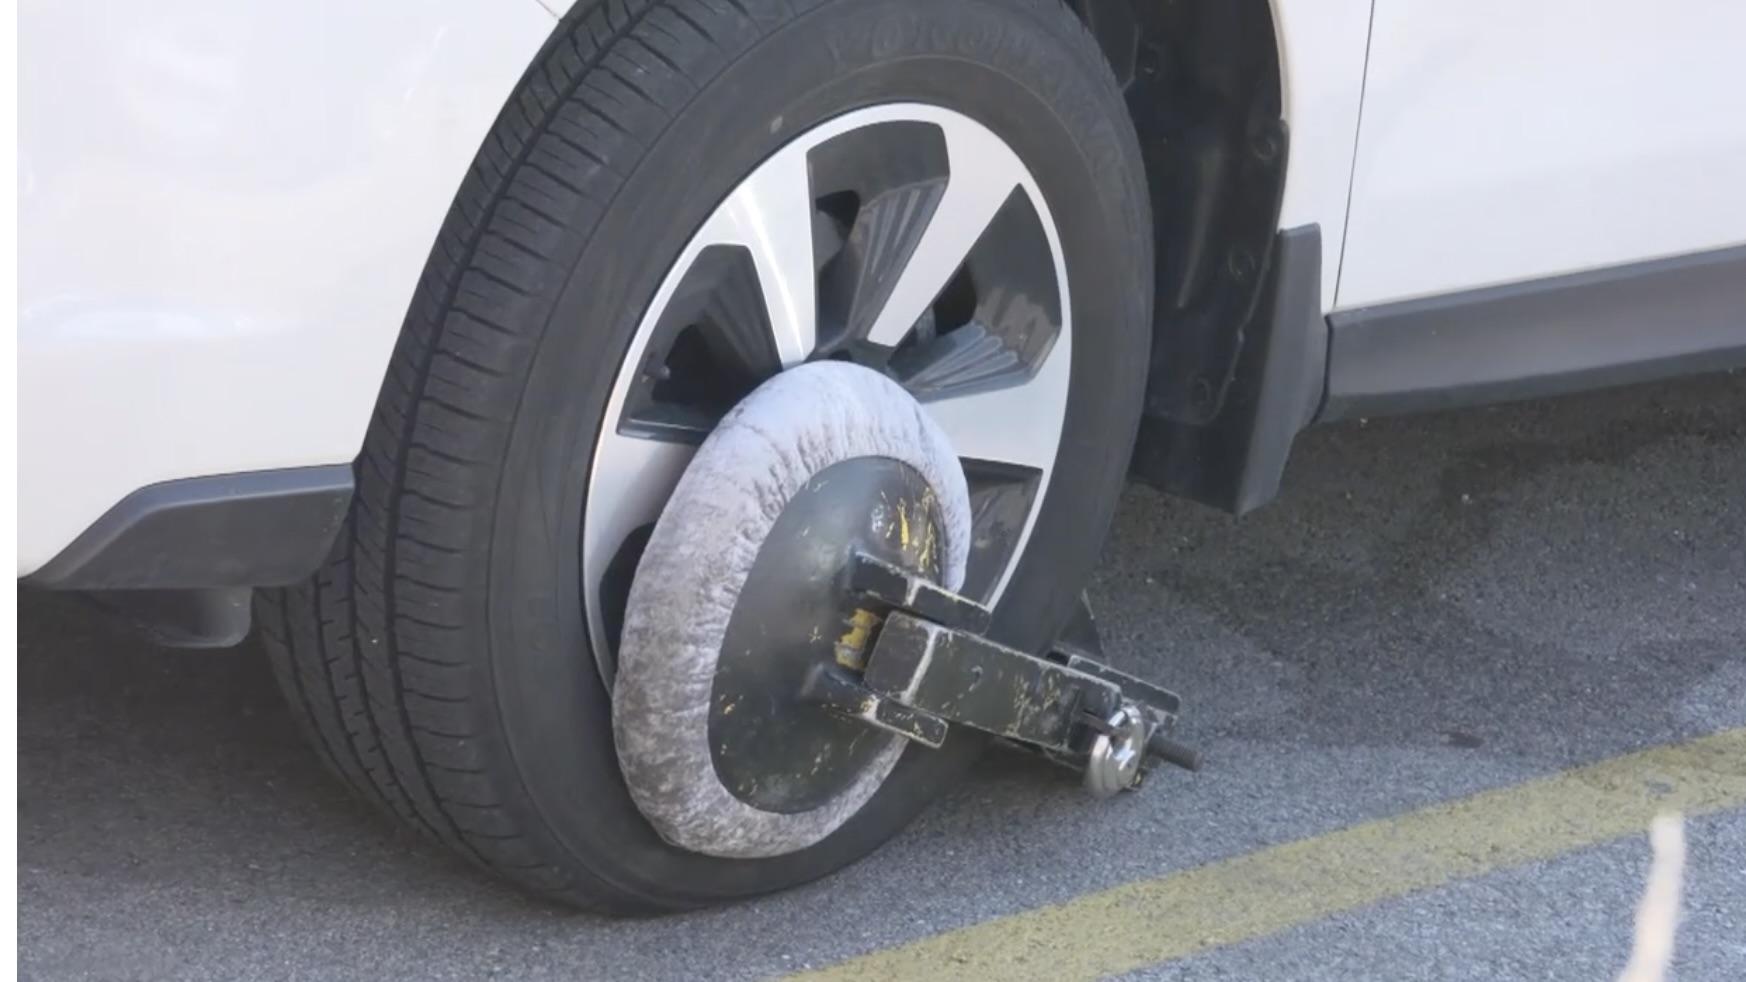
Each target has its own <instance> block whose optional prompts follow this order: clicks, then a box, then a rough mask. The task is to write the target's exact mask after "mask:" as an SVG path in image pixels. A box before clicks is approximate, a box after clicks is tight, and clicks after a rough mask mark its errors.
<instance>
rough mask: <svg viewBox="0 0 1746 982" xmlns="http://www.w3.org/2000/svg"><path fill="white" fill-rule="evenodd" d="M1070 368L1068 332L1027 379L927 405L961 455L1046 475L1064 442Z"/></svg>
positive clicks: (929, 411) (1070, 353)
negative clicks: (1024, 468) (1062, 432)
mask: <svg viewBox="0 0 1746 982" xmlns="http://www.w3.org/2000/svg"><path fill="white" fill-rule="evenodd" d="M1071 364H1072V352H1071V350H1070V339H1069V337H1068V336H1067V335H1065V334H1064V335H1063V336H1062V337H1061V339H1060V340H1059V341H1058V342H1056V344H1055V346H1054V347H1053V348H1052V349H1051V350H1050V351H1049V354H1048V356H1047V357H1046V358H1045V359H1044V360H1043V363H1042V365H1040V366H1038V369H1037V373H1036V374H1035V375H1033V376H1031V377H1030V378H1029V379H1027V380H1026V381H1024V382H1021V383H1019V384H1017V385H1009V386H1005V387H1003V388H998V389H992V390H985V391H981V392H971V393H967V394H964V395H956V396H950V397H947V398H941V399H936V400H934V401H931V402H927V403H925V405H926V407H927V410H928V413H929V414H930V415H931V416H933V418H934V420H935V422H937V423H939V424H940V427H941V428H942V429H944V430H945V431H946V436H947V438H949V439H950V440H951V441H952V447H953V449H955V450H957V452H958V456H960V457H965V458H969V459H971V460H986V461H990V462H992V463H999V464H1009V465H1013V466H1018V467H1026V468H1031V469H1034V470H1037V471H1041V472H1045V473H1046V472H1047V471H1048V470H1049V468H1050V466H1051V465H1052V464H1053V463H1054V461H1055V452H1056V448H1057V447H1058V446H1059V444H1060V442H1061V424H1062V421H1063V419H1064V417H1065V413H1066V408H1067V381H1068V372H1069V370H1070V368H1071Z"/></svg>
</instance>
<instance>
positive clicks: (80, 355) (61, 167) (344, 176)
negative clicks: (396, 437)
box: [18, 0, 552, 575]
mask: <svg viewBox="0 0 1746 982" xmlns="http://www.w3.org/2000/svg"><path fill="white" fill-rule="evenodd" d="M19 28H20V35H21V36H22V37H23V39H24V43H23V44H21V45H20V63H19V90H20V103H19V202H18V204H19V241H20V245H21V248H20V250H19V269H18V272H19V325H18V348H19V364H20V372H19V396H18V402H19V407H20V413H19V434H18V437H19V443H18V445H19V451H18V452H19V488H18V491H19V512H18V513H19V517H20V521H19V545H18V572H19V574H20V575H24V574H27V573H29V572H31V571H32V570H34V569H36V568H37V567H39V566H40V565H42V564H43V563H44V562H46V561H47V560H49V559H50V558H51V557H53V556H54V555H55V554H56V553H57V552H58V551H59V550H60V549H62V548H63V547H64V546H66V545H67V544H68V543H69V542H71V541H72V540H73V539H74V537H75V536H77V535H78V534H79V533H80V532H81V531H83V530H84V529H85V528H86V527H88V526H90V525H91V524H92V523H93V522H95V521H96V520H97V519H98V518H99V517H100V516H101V515H103V513H104V512H105V510H107V509H108V508H110V507H111V506H112V505H114V504H116V502H118V501H121V500H122V499H123V498H124V497H126V496H127V495H128V494H129V493H130V492H132V491H134V490H136V489H138V488H141V487H144V486H146V485H151V484H154V483H157V482H161V481H166V480H171V479H175V478H183V477H191V476H196V475H211V474H226V473H234V472H240V471H252V470H261V469H267V468H283V467H295V466H301V465H312V464H332V463H346V462H349V461H351V460H352V459H353V458H354V457H355V456H356V455H357V452H358V448H359V447H360V446H361V445H362V443H363V436H364V430H365V427H366V425H367V424H368V422H369V418H370V413H371V410H372V407H373V406H374V405H375V401H376V394H377V391H378V390H379V388H380V386H381V384H382V376H383V371H384V366H386V364H387V362H388V357H389V353H390V350H391V349H392V347H393V344H394V339H395V337H396V335H397V334H398V332H399V329H400V325H401V322H402V320H403V319H404V317H405V313H406V308H407V304H408V301H409V300H410V298H411V296H412V292H413V288H414V285H415V284H416V282H417V280H418V276H419V274H420V271H421V270H422V268H423V266H424V262H425V258H426V256H427V255H428V254H429V252H430V248H431V243H432V242H433V241H434V240H435V237H436V232H437V229H438V227H439V226H440V225H441V223H442V220H443V216H444V215H445V213H446V212H447V210H448V206H449V203H450V201H451V200H452V199H453V197H454V194H455V189H456V187H457V186H459V184H460V181H461V178H462V175H463V174H464V173H465V171H466V168H467V167H468V165H469V163H470V162H471V161H472V159H473V157H474V155H475V154H476V153H477V151H478V147H479V142H480V139H481V138H482V136H483V134H484V133H485V132H486V131H487V130H488V129H489V127H490V124H491V120H492V119H493V118H495V116H496V115H497V112H498V111H499V109H501V107H502V105H503V100H504V97H505V95H506V94H507V93H508V92H510V91H511V90H512V89H513V87H514V85H515V82H516V80H517V78H519V77H520V75H521V73H522V72H523V70H524V69H525V68H526V66H527V65H528V64H529V63H530V62H531V61H532V59H533V57H534V55H535V53H536V52H537V51H538V49H539V47H540V45H541V44H542V43H544V41H545V39H546V37H547V35H548V34H549V33H550V32H551V28H552V17H551V15H550V13H549V12H548V11H547V10H546V9H544V8H543V7H541V6H540V5H539V4H537V3H536V2H535V0H508V2H505V0H371V2H369V3H357V2H353V0H310V2H307V3H301V4H291V5H284V4H281V5H267V4H253V3H244V4H221V3H215V2H212V0H154V2H152V3H148V4H140V3H124V2H119V0H95V2H85V3H78V4H71V3H58V2H54V0H27V2H26V3H25V4H24V5H23V7H22V9H21V10H20V11H19Z"/></svg>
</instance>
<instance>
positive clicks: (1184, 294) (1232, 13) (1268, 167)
mask: <svg viewBox="0 0 1746 982" xmlns="http://www.w3.org/2000/svg"><path fill="white" fill-rule="evenodd" d="M1065 2H1067V3H1068V4H1069V5H1070V6H1071V7H1072V8H1073V9H1074V11H1075V12H1076V13H1078V14H1079V16H1080V17H1081V18H1082V19H1083V20H1084V21H1085V23H1086V25H1087V27H1088V28H1089V29H1090V30H1091V32H1092V34H1093V36H1095V37H1096V38H1097V40H1098V43H1099V44H1100V45H1101V46H1102V48H1103V50H1104V54H1105V56H1106V57H1107V58H1108V59H1109V62H1110V66H1111V68H1112V69H1113V70H1114V72H1115V75H1116V78H1117V80H1118V81H1119V82H1120V83H1121V85H1122V87H1123V91H1124V92H1125V94H1126V96H1127V104H1128V111H1129V113H1130V114H1131V115H1132V117H1133V121H1134V128H1135V130H1136V132H1137V133H1138V134H1139V137H1140V147H1141V152H1142V154H1143V156H1144V159H1145V163H1146V171H1147V180H1148V183H1149V185H1150V189H1151V194H1152V213H1153V219H1154V230H1155V231H1154V235H1155V236H1156V240H1157V241H1156V245H1157V257H1158V258H1157V264H1158V265H1157V300H1156V304H1155V310H1156V314H1155V321H1154V328H1153V331H1154V335H1153V345H1152V346H1153V352H1152V368H1151V373H1150V378H1149V381H1148V385H1147V394H1146V414H1147V415H1148V416H1151V417H1162V418H1165V419H1170V420H1173V421H1179V422H1184V423H1191V424H1199V423H1205V422H1207V421H1209V420H1211V419H1212V418H1213V417H1214V416H1216V415H1217V414H1218V412H1219V409H1220V407H1221V406H1222V405H1223V402H1224V399H1225V393H1226V391H1227V389H1228V388H1229V385H1230V381H1231V377H1232V374H1233V372H1234V370H1235V367H1236V362H1237V356H1238V354H1239V353H1240V352H1241V348H1242V339H1243V327H1244V325H1245V324H1246V322H1247V321H1248V320H1249V319H1250V317H1251V316H1252V314H1253V312H1254V310H1255V307H1256V301H1257V299H1258V298H1259V295H1260V290H1261V285H1262V283H1263V281H1264V279H1265V274H1266V272H1267V270H1268V266H1269V263H1270V261H1271V251H1272V246H1273V240H1274V233H1275V232H1277V230H1278V224H1279V202H1280V197H1281V193H1282V191H1283V188H1284V183H1285V158H1286V152H1285V151H1286V132H1285V124H1284V121H1283V119H1282V118H1281V113H1282V104H1283V97H1282V87H1281V72H1280V58H1279V44H1278V38H1277V35H1276V34H1275V30H1274V22H1273V11H1272V8H1271V6H1270V3H1269V0H1065Z"/></svg>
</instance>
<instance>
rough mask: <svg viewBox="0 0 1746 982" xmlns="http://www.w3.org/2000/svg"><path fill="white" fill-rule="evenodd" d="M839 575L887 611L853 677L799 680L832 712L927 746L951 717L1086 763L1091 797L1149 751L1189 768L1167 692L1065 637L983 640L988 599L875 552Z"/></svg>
mask: <svg viewBox="0 0 1746 982" xmlns="http://www.w3.org/2000/svg"><path fill="white" fill-rule="evenodd" d="M847 583H848V588H849V589H850V590H852V591H854V592H855V593H857V594H860V595H861V596H862V597H864V598H865V599H867V600H868V601H870V605H871V606H876V607H882V608H884V609H885V612H884V614H883V617H882V620H881V623H880V624H879V626H878V628H877V635H876V637H875V640H874V642H873V645H872V649H871V651H870V652H869V653H868V655H867V657H866V660H865V663H864V668H863V670H862V672H861V675H860V677H859V678H858V679H857V678H855V677H854V675H853V674H852V673H851V672H849V671H847V670H845V669H843V668H841V667H839V666H828V667H821V668H819V669H818V670H816V671H815V672H814V673H813V675H812V676H811V677H810V678H809V679H808V681H807V684H806V689H805V694H806V695H807V697H808V698H810V699H811V700H813V701H815V702H818V703H821V704H823V705H825V706H826V707H827V708H829V709H831V710H832V711H833V712H836V713H838V714H839V715H842V716H845V717H848V718H852V719H857V720H860V721H862V722H865V723H868V724H870V725H873V726H877V727H879V728H881V729H884V730H887V731H889V732H892V733H896V734H898V735H900V736H903V737H905V738H906V739H909V740H913V741H915V742H919V743H922V744H924V745H927V746H930V747H938V746H939V745H940V744H941V743H942V742H943V740H944V738H945V733H946V731H947V729H948V726H949V724H958V725H961V726H968V727H971V728H973V729H977V730H981V731H983V732H985V733H991V734H993V735H995V736H999V737H1003V738H1005V739H1008V740H1013V741H1016V742H1018V743H1021V744H1023V745H1026V746H1029V747H1031V748H1033V749H1036V750H1039V751H1041V752H1043V753H1045V754H1047V755H1048V756H1049V757H1051V758H1053V759H1056V760H1059V761H1062V762H1064V763H1068V764H1070V765H1072V766H1075V767H1079V768H1081V769H1083V770H1084V771H1085V778H1086V787H1087V788H1088V789H1090V790H1091V791H1093V792H1094V793H1097V794H1113V793H1115V792H1116V791H1120V790H1122V789H1124V788H1128V787H1132V786H1133V785H1135V784H1137V783H1138V782H1139V780H1140V777H1141V775H1142V774H1143V773H1144V770H1145V766H1146V764H1147V763H1148V761H1149V759H1152V758H1156V759H1162V760H1165V761H1168V762H1170V763H1173V764H1177V765H1179V766H1185V767H1191V768H1192V767H1198V763H1199V761H1198V756H1197V755H1195V754H1194V752H1193V751H1191V750H1189V749H1188V748H1186V747H1183V746H1182V745H1180V744H1178V743H1176V742H1175V741H1173V740H1171V739H1170V737H1169V733H1170V731H1171V730H1172V729H1173V727H1174V725H1175V722H1176V714H1177V712H1178V711H1179V710H1180V708H1181V700H1180V699H1178V698H1177V696H1176V694H1175V693H1173V692H1170V691H1169V690H1167V689H1163V688H1160V687H1159V686H1156V685H1153V684H1151V683H1149V682H1146V681H1144V680H1142V679H1138V678H1135V677H1133V676H1131V675H1127V674H1126V673H1123V672H1120V671H1117V670H1115V669H1113V668H1110V667H1109V666H1107V665H1105V664H1103V663H1102V662H1101V661H1099V660H1097V659H1095V658H1092V657H1090V656H1089V655H1088V654H1086V653H1084V652H1083V651H1082V650H1074V649H1073V647H1072V646H1068V650H1066V651H1061V652H1056V653H1054V654H1052V656H1051V657H1048V658H1039V657H1037V656H1035V655H1031V654H1028V653H1026V652H1023V651H1020V650H1018V649H1016V648H1010V647H1007V646H1006V645H1003V644H1000V643H998V642H995V641H991V640H989V639H988V638H987V637H985V636H984V635H985V633H986V632H987V630H988V626H989V624H990V622H991V619H992V614H991V612H990V611H989V610H988V608H986V607H983V606H982V605H980V604H977V603H975V602H974V601H972V600H969V599H968V598H965V597H962V596H959V595H958V594H956V593H953V592H951V591H949V590H946V589H944V588H942V587H940V586H939V585H937V584H934V583H931V582H929V581H928V580H926V579H924V578H922V577H919V576H915V575H913V574H911V573H909V572H908V571H907V570H904V569H902V568H901V567H898V566H894V565H892V564H890V563H886V562H883V561H881V560H879V559H876V558H874V557H872V556H867V555H864V554H857V556H856V557H855V559H854V561H853V562H852V563H851V565H850V569H849V574H848V581H847Z"/></svg>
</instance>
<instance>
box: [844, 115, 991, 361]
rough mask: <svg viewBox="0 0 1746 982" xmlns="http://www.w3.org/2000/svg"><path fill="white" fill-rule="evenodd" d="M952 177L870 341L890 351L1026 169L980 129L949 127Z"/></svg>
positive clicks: (881, 312) (966, 252) (978, 235)
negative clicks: (889, 348)
mask: <svg viewBox="0 0 1746 982" xmlns="http://www.w3.org/2000/svg"><path fill="white" fill-rule="evenodd" d="M945 131H946V152H947V156H948V160H949V162H950V168H951V170H950V173H949V175H948V176H947V179H946V193H945V195H944V197H942V198H941V199H940V203H939V206H938V207H937V208H936V209H935V210H934V214H933V220H932V221H930V222H929V223H928V228H927V231H926V232H925V233H924V234H923V235H922V239H921V242H919V243H918V244H917V245H916V247H915V251H914V253H912V254H911V256H910V259H909V263H908V265H906V266H905V267H904V269H903V272H902V273H901V274H900V275H899V277H898V280H897V283H896V285H894V286H893V287H892V289H891V296H890V299H888V300H887V301H886V302H885V306H884V308H883V309H882V310H880V311H879V316H878V317H877V318H876V319H875V320H874V321H873V326H872V329H871V330H870V331H869V332H868V335H867V339H868V340H869V341H872V342H874V343H875V344H880V345H886V346H891V345H895V344H897V343H898V342H899V341H902V340H903V337H904V335H905V334H907V333H909V330H910V328H911V327H913V326H915V323H916V321H917V319H919V318H920V317H921V316H922V314H923V313H924V312H926V311H927V309H928V308H929V307H930V306H931V305H932V304H933V302H934V298H935V297H937V296H939V294H940V290H941V289H942V288H944V287H945V285H946V282H947V281H948V280H950V279H951V278H952V274H953V273H955V272H957V270H958V266H959V265H960V264H961V263H962V262H963V261H964V258H965V257H966V256H968V255H969V254H970V249H971V247H973V246H974V245H976V241H977V240H978V239H979V238H981V236H982V232H983V230H984V229H986V228H987V227H988V223H989V222H990V221H991V220H992V219H993V218H994V215H995V213H996V212H998V211H999V210H1000V206H1001V205H1002V204H1004V203H1005V202H1006V199H1007V197H1008V195H1010V194H1011V193H1012V190H1013V188H1015V187H1017V186H1018V184H1019V181H1020V179H1021V177H1022V175H1023V174H1024V165H1023V164H1021V163H1020V162H1019V159H1018V157H1017V156H1016V155H1015V154H1014V153H1013V152H1012V150H1011V149H1010V148H1008V147H1007V145H1006V144H1005V143H1003V142H1001V140H1000V138H999V137H997V136H995V135H994V134H993V133H991V132H989V131H988V130H985V129H983V128H982V127H980V126H971V125H964V124H957V125H951V126H947V127H945Z"/></svg>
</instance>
